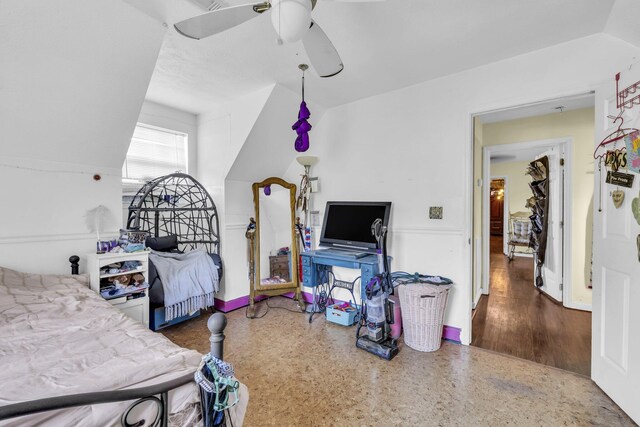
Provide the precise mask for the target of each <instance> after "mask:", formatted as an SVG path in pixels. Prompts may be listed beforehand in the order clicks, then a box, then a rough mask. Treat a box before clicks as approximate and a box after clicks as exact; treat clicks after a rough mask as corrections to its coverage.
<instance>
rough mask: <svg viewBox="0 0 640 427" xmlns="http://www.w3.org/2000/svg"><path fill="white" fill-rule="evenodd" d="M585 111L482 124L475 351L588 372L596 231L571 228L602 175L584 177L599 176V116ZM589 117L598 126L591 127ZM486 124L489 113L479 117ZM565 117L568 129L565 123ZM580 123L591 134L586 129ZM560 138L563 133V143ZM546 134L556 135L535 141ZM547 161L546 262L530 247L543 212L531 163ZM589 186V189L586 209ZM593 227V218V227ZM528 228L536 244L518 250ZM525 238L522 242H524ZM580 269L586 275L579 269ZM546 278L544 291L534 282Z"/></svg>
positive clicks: (478, 128)
mask: <svg viewBox="0 0 640 427" xmlns="http://www.w3.org/2000/svg"><path fill="white" fill-rule="evenodd" d="M589 98H590V99H589V100H587V102H590V103H591V105H593V96H592V95H590V96H589ZM562 101H564V100H562ZM558 102H560V101H554V103H558ZM581 102H582V103H584V100H581ZM563 103H564V102H563ZM546 107H549V106H546ZM528 108H529V109H530V107H528ZM576 110H578V111H575V112H573V111H571V112H570V111H567V110H566V109H565V108H562V109H558V111H557V112H554V113H549V112H548V110H547V111H546V114H541V113H538V114H529V115H527V114H525V113H522V114H520V113H517V112H516V113H515V115H516V116H518V117H516V118H513V117H511V118H510V119H507V120H503V121H499V120H492V118H491V117H490V116H491V114H490V115H488V116H487V117H489V118H488V120H487V121H486V122H485V123H480V124H478V123H476V125H475V126H474V129H475V132H476V133H480V135H476V136H474V143H476V144H477V143H478V141H479V142H480V144H481V145H482V147H481V149H478V148H477V147H475V148H474V153H475V156H478V155H479V154H480V155H481V156H482V158H481V161H478V159H477V157H476V160H475V161H474V164H475V165H481V168H480V171H474V178H476V179H474V182H477V183H478V186H481V189H480V191H477V192H474V198H475V197H476V194H479V197H481V200H482V202H481V203H480V206H481V211H480V212H479V211H478V210H476V209H474V224H476V226H479V227H480V228H481V230H480V232H474V235H475V236H476V239H478V238H479V239H481V244H480V245H476V247H477V248H478V251H477V252H476V254H475V256H474V262H475V263H476V265H475V266H474V271H477V272H479V273H478V274H476V275H475V280H476V281H479V283H474V289H478V290H479V292H478V293H479V294H480V295H479V298H478V297H477V294H476V295H474V297H475V298H474V303H475V304H474V305H475V309H474V310H473V313H472V341H471V345H474V346H478V347H482V348H486V349H490V350H493V351H497V352H501V353H505V354H509V355H513V356H516V357H520V358H524V359H528V360H532V361H535V362H538V363H543V364H546V365H551V366H555V367H558V368H561V369H566V370H570V371H573V372H577V373H580V374H583V375H589V374H590V364H591V313H590V306H589V303H590V290H589V285H590V281H589V282H587V279H586V278H587V277H588V276H589V275H588V274H587V272H588V268H587V265H586V264H585V263H587V262H589V266H590V255H591V254H590V248H589V251H588V254H587V253H586V252H587V251H586V250H585V247H586V246H590V244H589V245H586V244H585V243H588V242H587V241H586V239H585V234H586V235H587V236H588V238H589V239H590V238H591V233H590V232H587V233H585V232H584V231H581V230H584V219H582V220H581V221H582V222H581V224H580V227H572V223H575V222H576V221H572V220H573V219H574V218H575V216H574V215H575V214H576V213H581V214H582V215H583V216H582V218H585V212H587V211H588V210H590V209H591V208H592V204H591V203H592V202H591V198H592V196H593V184H591V187H590V188H587V187H586V184H584V182H586V181H587V180H589V181H590V182H591V183H592V182H593V175H592V174H586V173H583V171H584V170H587V169H591V170H593V163H592V162H591V163H589V161H588V160H586V159H587V156H585V155H584V153H585V152H586V150H589V149H590V148H591V147H593V123H594V110H593V107H590V106H587V107H586V108H585V107H584V104H582V105H581V108H576ZM581 110H583V111H581ZM540 111H545V109H544V108H541V109H540ZM566 113H568V114H566ZM509 114H512V115H513V114H514V110H510V112H509ZM498 116H499V114H498ZM585 117H588V118H589V119H590V120H589V121H590V125H589V124H585V123H584V122H586V120H583V119H584V118H585ZM483 119H485V116H484V115H480V116H478V117H476V118H475V120H479V121H482V120H483ZM563 119H566V120H567V122H568V123H567V124H566V125H562V121H563ZM563 126H564V127H563ZM580 126H582V127H586V130H584V132H583V130H582V128H581V127H580ZM558 129H560V130H559V131H558ZM570 131H571V132H570ZM553 132H559V133H558V134H557V137H554V136H555V135H553ZM537 135H540V136H549V137H550V138H546V139H542V138H541V139H534V138H528V137H529V136H537ZM574 153H575V154H576V157H575V158H574ZM541 158H545V159H546V161H548V164H549V166H548V172H549V179H548V180H547V181H548V185H549V187H548V191H549V193H548V194H547V195H546V196H545V197H546V199H547V200H546V201H545V202H546V203H548V205H549V206H550V209H549V212H548V217H547V218H548V223H547V226H548V233H547V235H546V236H545V237H546V242H545V244H544V248H545V250H546V257H545V261H544V263H538V262H537V260H538V258H537V257H538V255H537V254H534V253H533V251H532V250H531V248H530V247H529V246H530V244H529V243H527V240H529V239H528V237H529V236H531V231H530V230H529V231H526V227H527V224H528V227H534V226H535V225H534V221H532V220H531V219H530V218H529V217H533V215H534V214H535V213H536V212H535V208H534V209H530V208H531V207H532V205H531V203H533V202H531V200H530V199H531V198H532V196H533V193H532V188H531V186H530V185H529V184H530V182H531V181H532V178H531V177H529V176H527V175H526V172H527V167H528V166H527V165H529V164H530V163H531V162H534V161H535V160H536V159H541ZM574 168H575V169H574ZM576 169H577V170H576ZM478 172H479V173H478ZM583 175H585V176H583ZM586 175H588V176H586ZM483 183H487V184H488V185H483ZM576 185H578V186H579V188H578V189H577V191H576ZM585 189H586V190H587V191H589V192H590V194H587V201H586V203H585V201H584V200H583V199H584V197H585V191H584V190H585ZM476 206H477V205H476ZM501 213H502V215H500V214H501ZM478 215H480V216H481V220H480V221H479V220H478ZM589 224H590V222H589V220H587V227H586V228H587V229H588V228H589V227H590V225H589ZM523 227H524V229H525V231H524V236H526V237H527V238H525V239H524V242H525V243H521V242H520V243H518V242H517V239H516V240H514V239H515V238H516V237H518V236H516V234H517V233H516V230H520V231H522V229H523ZM500 228H501V229H502V232H501V231H500ZM575 230H578V231H577V232H576V231H575ZM519 237H520V238H521V240H522V237H523V236H522V235H520V236H519ZM576 237H578V238H580V239H581V241H580V240H577V239H576ZM514 241H515V244H513V242H514ZM578 246H580V247H581V248H582V250H583V252H582V253H581V252H580V250H578V249H579V247H578ZM538 254H539V252H538ZM576 255H577V256H576ZM576 261H579V262H576ZM580 262H581V263H582V267H581V270H580V268H579V267H576V265H574V264H580ZM576 272H578V273H581V274H576ZM538 276H540V277H542V278H543V286H541V287H537V286H536V285H535V283H536V277H538ZM589 280H590V277H589ZM585 294H586V295H587V296H588V298H586V297H584V295H585ZM575 308H579V309H583V310H576V309H575ZM585 309H586V310H585Z"/></svg>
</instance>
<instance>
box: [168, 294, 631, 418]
mask: <svg viewBox="0 0 640 427" xmlns="http://www.w3.org/2000/svg"><path fill="white" fill-rule="evenodd" d="M270 305H271V306H279V307H286V308H289V309H292V310H293V309H295V308H296V307H295V305H294V302H293V301H291V300H287V299H284V298H274V299H272V300H270ZM265 309H266V307H265V306H264V303H261V304H259V310H258V314H261V313H263V312H264V310H265ZM208 317H209V316H208V314H203V315H202V316H200V317H199V318H196V319H193V320H190V321H187V322H184V323H182V324H180V325H177V326H174V327H171V328H168V329H167V330H164V331H163V333H164V335H166V336H167V337H168V338H169V339H171V340H172V341H174V342H175V343H177V344H179V345H181V346H183V347H188V348H192V349H195V350H198V351H200V352H202V353H205V352H208V351H209V350H208V346H209V332H208V329H207V326H206V322H207V319H208ZM227 318H228V325H227V328H226V330H225V335H226V340H225V348H224V357H225V359H226V360H227V361H229V362H231V363H232V364H233V365H234V367H235V372H236V376H237V378H238V379H240V380H241V381H242V382H244V383H245V384H246V385H247V386H248V387H249V393H250V400H249V408H248V412H247V416H246V419H245V425H246V426H392V425H398V426H633V425H635V424H634V423H633V421H632V420H630V419H629V418H628V417H627V416H626V415H625V414H624V413H623V412H622V411H621V410H620V409H619V408H618V407H617V406H616V405H615V404H614V403H613V402H612V401H611V400H610V399H609V398H608V397H607V396H606V395H605V394H604V393H603V392H602V391H601V390H600V389H599V388H598V387H597V386H596V385H595V384H594V383H593V382H592V381H591V380H590V379H589V378H586V377H583V376H580V375H577V374H574V373H570V372H566V371H562V370H559V369H556V368H552V367H548V366H544V365H539V364H536V363H533V362H529V361H526V360H521V359H516V358H513V357H510V356H504V355H500V354H497V353H493V352H490V351H487V350H483V349H480V348H475V347H469V346H463V345H457V344H453V343H450V342H444V343H443V345H442V348H441V349H440V350H438V351H437V352H434V353H421V352H418V351H415V350H413V349H411V348H409V347H407V346H405V345H404V344H403V343H402V340H401V343H400V353H399V354H398V356H397V357H396V358H394V359H393V360H392V361H390V362H387V361H385V360H382V359H379V358H377V357H375V356H372V355H370V354H369V353H366V352H364V351H361V350H358V349H356V347H355V328H354V327H351V328H345V327H343V326H339V325H335V324H332V323H329V322H326V321H325V319H324V317H323V316H316V317H315V318H314V321H313V323H312V324H309V323H308V317H307V316H306V315H302V314H301V313H293V312H289V311H286V310H282V309H274V308H272V309H271V310H270V311H269V313H268V314H267V315H266V316H265V317H264V318H262V319H252V320H250V319H247V318H245V310H244V309H240V310H236V311H234V312H231V313H227Z"/></svg>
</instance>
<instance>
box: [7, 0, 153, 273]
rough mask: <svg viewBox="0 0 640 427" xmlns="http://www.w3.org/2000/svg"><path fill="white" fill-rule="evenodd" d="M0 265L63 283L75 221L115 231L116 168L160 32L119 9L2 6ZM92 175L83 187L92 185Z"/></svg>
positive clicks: (62, 2) (77, 0) (76, 0)
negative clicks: (103, 214)
mask: <svg viewBox="0 0 640 427" xmlns="http://www.w3.org/2000/svg"><path fill="white" fill-rule="evenodd" d="M1 8H2V13H0V57H2V58H3V60H2V66H1V67H0V81H1V82H2V85H0V129H2V132H1V134H0V185H1V188H2V195H3V199H4V200H5V202H4V203H3V204H2V209H0V265H3V266H7V267H10V268H16V269H21V270H25V271H31V272H51V273H63V272H68V271H69V267H68V263H67V261H66V258H68V257H69V255H72V254H78V255H84V254H85V253H87V252H91V251H93V250H95V237H94V236H93V235H91V234H89V233H88V230H87V228H86V226H85V223H84V218H83V216H84V214H85V212H86V210H88V209H91V208H94V207H95V206H97V205H98V204H103V205H106V206H107V207H108V208H109V209H110V210H111V212H112V213H113V216H114V221H113V225H111V227H110V229H109V230H108V231H111V232H113V231H114V230H117V228H118V226H119V224H120V222H121V184H120V174H121V168H122V162H123V161H124V157H125V155H126V151H127V147H128V146H129V142H130V139H131V135H132V133H133V129H134V126H135V123H136V120H137V119H138V114H139V112H140V108H141V106H142V103H143V101H144V95H145V92H146V88H147V85H148V82H149V80H150V78H151V73H152V72H153V68H154V65H155V61H156V57H157V54H158V51H159V49H160V46H161V44H162V39H163V35H164V31H165V28H164V27H163V26H162V24H161V23H160V22H158V21H155V20H153V19H151V18H150V17H149V16H147V15H145V14H143V13H142V12H140V11H139V10H137V9H134V8H132V7H131V6H130V5H128V4H126V3H124V2H122V1H120V0H114V1H108V2H104V1H99V0H51V1H47V2H40V1H35V0H26V1H15V2H3V3H2V6H1ZM96 173H98V174H101V175H102V179H101V180H100V181H94V180H93V175H94V174H96Z"/></svg>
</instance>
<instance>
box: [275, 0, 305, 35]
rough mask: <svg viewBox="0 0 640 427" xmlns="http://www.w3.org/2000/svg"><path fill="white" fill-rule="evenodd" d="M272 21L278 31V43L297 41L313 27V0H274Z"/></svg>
mask: <svg viewBox="0 0 640 427" xmlns="http://www.w3.org/2000/svg"><path fill="white" fill-rule="evenodd" d="M271 23H272V24H273V28H275V29H276V32H277V33H278V43H280V44H282V42H285V43H293V42H296V41H298V40H300V39H302V37H303V36H304V35H305V34H306V33H307V31H308V30H309V27H311V0H274V1H272V2H271Z"/></svg>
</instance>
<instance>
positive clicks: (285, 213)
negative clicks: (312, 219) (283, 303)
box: [246, 177, 306, 318]
mask: <svg viewBox="0 0 640 427" xmlns="http://www.w3.org/2000/svg"><path fill="white" fill-rule="evenodd" d="M252 189H253V205H254V210H255V220H254V218H251V225H250V226H249V228H248V229H247V233H246V237H247V239H248V240H249V245H250V250H249V277H250V282H251V283H250V286H251V289H250V292H249V308H248V311H247V315H248V316H249V317H251V318H254V317H255V315H256V311H255V298H256V296H257V295H267V296H277V295H283V294H287V293H290V292H293V293H294V299H295V300H296V301H298V305H299V307H300V309H301V310H302V311H305V309H306V304H305V303H304V301H303V299H302V293H301V291H300V280H299V277H298V237H297V234H296V233H297V230H296V225H295V204H296V185H295V184H291V183H289V182H286V181H284V180H282V179H280V178H275V177H272V178H267V179H265V180H264V181H262V182H256V183H254V184H253V185H252ZM265 189H267V191H265ZM287 193H288V196H289V197H288V204H287V203H286V200H285V198H286V195H287ZM263 194H264V196H262V197H261V195H263ZM272 195H273V196H272ZM276 195H278V197H276ZM270 198H272V199H273V200H274V201H273V203H272V202H271V199H270ZM261 199H262V202H261ZM278 199H279V200H278ZM267 202H268V203H267ZM261 205H263V206H261ZM267 205H269V206H267ZM267 213H268V214H269V215H270V217H267ZM261 214H262V215H261ZM261 216H262V220H263V224H262V227H263V228H264V229H265V230H262V229H261V223H260V218H261ZM276 222H279V223H280V224H282V227H283V229H284V235H285V236H288V235H289V230H290V238H288V237H287V238H283V240H285V241H284V242H277V240H275V239H274V240H273V242H267V241H265V242H262V244H263V246H264V245H267V246H264V247H262V246H261V238H260V236H261V234H263V233H266V232H267V230H266V229H267V227H268V226H271V225H272V224H273V223H276ZM254 224H255V226H253V225H254ZM264 235H265V234H263V236H264ZM279 235H280V236H282V235H283V234H282V233H280V234H279ZM280 238H282V237H280ZM274 242H276V243H278V244H277V245H276V246H280V247H284V246H285V245H282V243H286V244H287V245H288V248H289V252H288V273H289V274H288V276H287V275H286V274H282V273H280V275H279V276H276V277H275V278H274V277H273V276H274V275H273V271H275V268H271V267H272V265H270V269H269V270H270V271H269V276H268V278H266V279H265V278H263V276H264V275H265V273H266V271H265V270H266V268H264V267H265V266H264V265H263V266H262V267H263V268H261V264H262V263H263V262H264V259H265V254H267V255H268V254H270V253H271V252H272V251H273V250H275V249H276V247H275V246H273V244H274ZM269 246H271V247H269ZM281 257H284V255H282V256H281ZM269 258H276V257H275V256H271V257H269ZM272 264H273V263H272ZM277 271H279V272H280V271H282V270H277ZM281 276H283V277H281ZM265 277H266V276H265ZM274 279H276V280H274Z"/></svg>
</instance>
